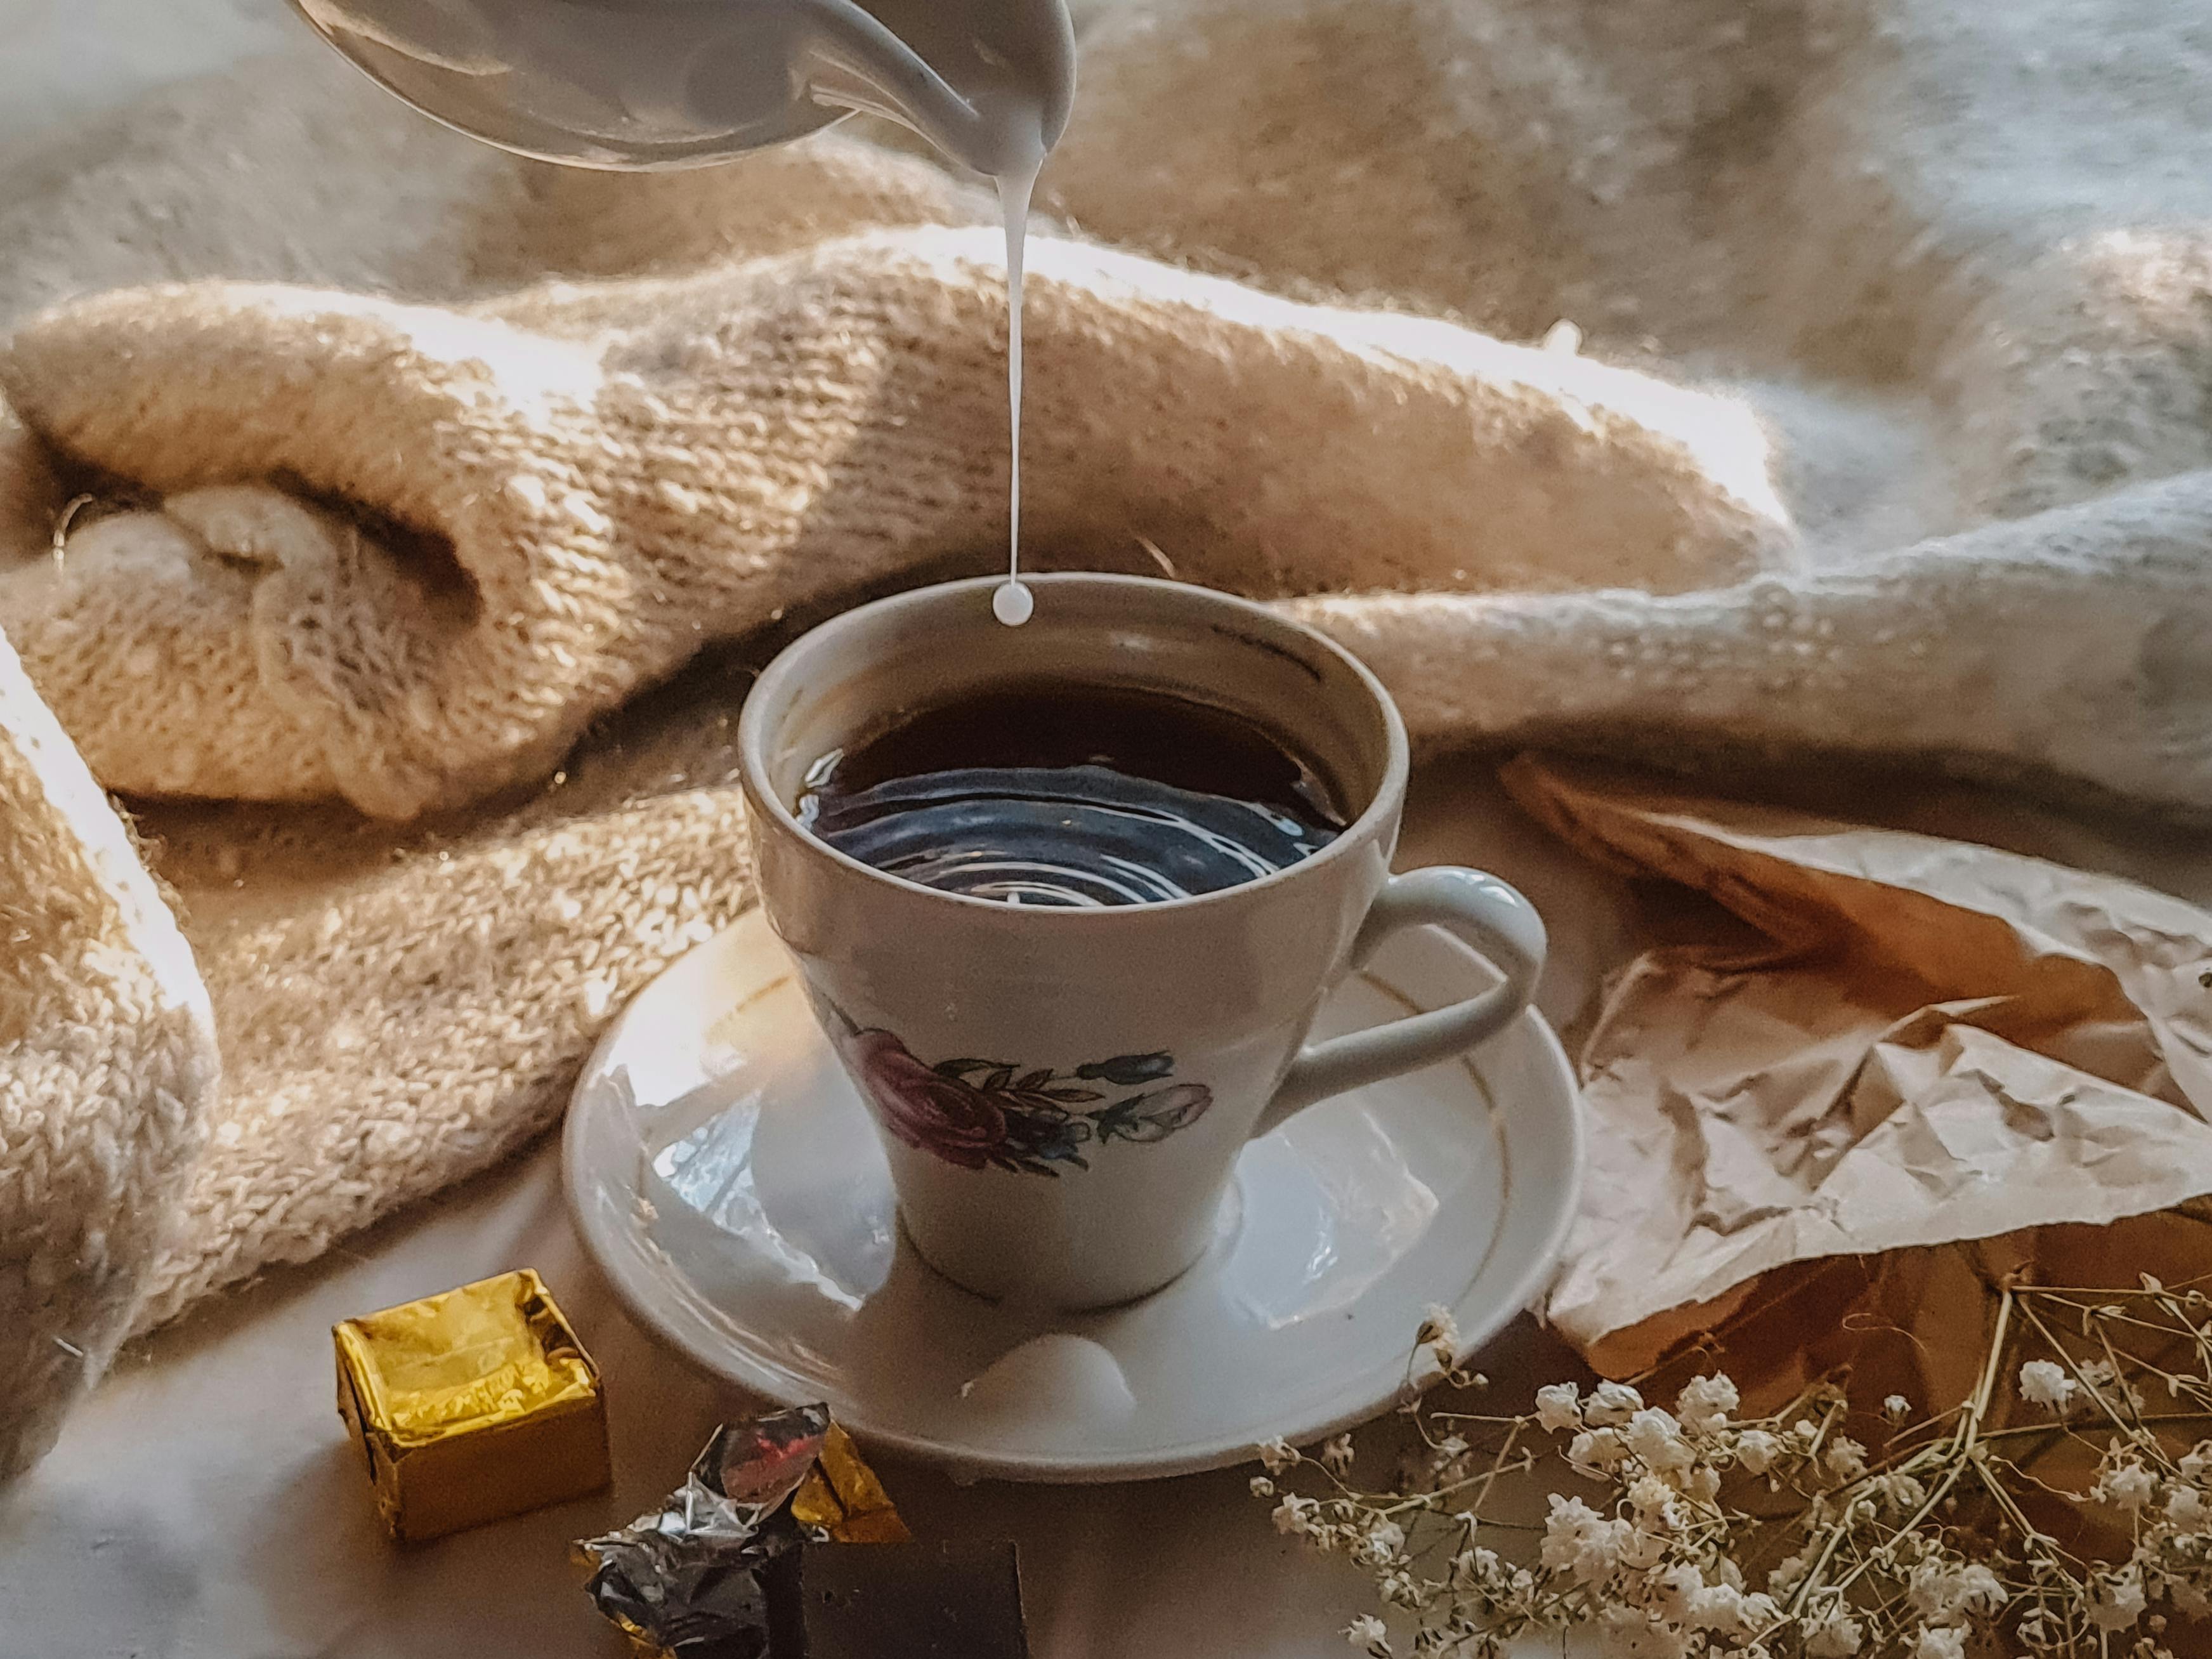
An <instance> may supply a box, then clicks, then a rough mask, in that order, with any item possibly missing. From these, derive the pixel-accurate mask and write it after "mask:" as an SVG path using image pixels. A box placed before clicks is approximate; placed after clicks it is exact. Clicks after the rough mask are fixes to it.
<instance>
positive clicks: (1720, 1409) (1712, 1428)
mask: <svg viewBox="0 0 2212 1659" xmlns="http://www.w3.org/2000/svg"><path fill="white" fill-rule="evenodd" d="M1742 1403H1743V1401H1742V1397H1741V1395H1738V1394H1737V1393H1736V1389H1735V1383H1732V1382H1730V1381H1729V1379H1728V1378H1727V1377H1726V1376H1693V1377H1692V1378H1691V1379H1690V1380H1689V1381H1688V1382H1687V1383H1685V1384H1684V1385H1683V1387H1682V1392H1681V1393H1680V1394H1679V1395H1676V1396H1675V1398H1674V1411H1675V1413H1676V1415H1677V1416H1679V1417H1680V1419H1681V1420H1682V1425H1683V1426H1684V1427H1686V1428H1687V1429H1689V1430H1690V1431H1692V1432H1693V1433H1697V1434H1712V1433H1714V1432H1717V1431H1718V1430H1720V1429H1722V1428H1723V1427H1725V1426H1726V1425H1727V1423H1728V1419H1729V1413H1730V1412H1732V1411H1734V1410H1735V1408H1736V1407H1738V1406H1740V1405H1741V1404H1742Z"/></svg>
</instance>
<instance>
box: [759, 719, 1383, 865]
mask: <svg viewBox="0 0 2212 1659" xmlns="http://www.w3.org/2000/svg"><path fill="white" fill-rule="evenodd" d="M799 822H800V823H803V824H805V826H806V827H807V829H810V830H811V831H812V832H813V833H814V834H815V835H816V836H818V837H820V838H821V839H822V840H823V841H825V842H829V845H830V846H832V847H834V848H837V850H838V851H840V852H842V853H846V854H850V855H851V856H852V857H854V858H856V859H859V860H860V861H861V862H862V863H864V864H872V865H873V866H875V867H876V868H877V869H878V870H884V871H888V872H890V873H891V874H893V875H896V876H902V877H904V878H906V879H907V880H908V881H912V882H918V883H920V884H921V885H923V886H925V887H936V888H941V889H943V890H945V891H947V892H952V893H966V894H969V895H971V896H975V897H977V898H990V899H1000V900H1002V901H1004V902H1007V903H1010V904H1060V905H1086V906H1089V905H1105V904H1156V903H1159V902H1163V901H1164V900H1168V899H1179V898H1188V897H1190V896H1193V895H1194V894H1198V893H1212V892H1218V891H1219V890H1221V889H1223V888H1225V887H1235V886H1237V885H1238V884H1241V883H1243V882H1248V881H1255V880H1257V879H1258V878H1260V877H1261V876H1265V875H1268V874H1270V873H1272V872H1274V871H1277V870H1280V869H1283V868H1285V866H1289V865H1292V864H1296V863H1297V861H1298V860H1300V859H1303V858H1305V857H1307V856H1308V855H1309V854H1313V853H1316V852H1319V851H1320V850H1321V849H1322V848H1324V847H1326V846H1328V843H1329V842H1331V841H1333V840H1334V839H1335V838H1336V836H1338V835H1339V834H1340V833H1341V832H1342V830H1343V829H1344V825H1345V819H1344V817H1343V815H1342V812H1341V811H1340V808H1339V806H1338V805H1337V803H1336V801H1335V799H1334V796H1333V795H1332V793H1331V792H1330V790H1329V788H1328V785H1327V784H1325V783H1324V782H1323V781H1322V778H1321V775H1320V774H1319V773H1318V772H1317V771H1316V769H1315V768H1314V767H1312V766H1311V765H1310V764H1308V763H1306V762H1305V761H1304V759H1303V758H1301V757H1299V756H1298V755H1297V754H1296V753H1295V752H1294V751H1293V750H1291V748H1289V746H1288V745H1286V744H1284V743H1283V742H1282V741H1280V740H1279V739H1278V738H1275V737H1273V735H1271V734H1270V733H1269V732H1267V731H1265V730H1263V729H1262V728H1261V727H1260V726H1256V725H1255V724H1253V723H1252V722H1250V721H1249V720H1243V719H1242V718H1241V717H1239V716H1237V715H1235V714H1228V713H1226V712H1225V711H1224V710H1221V709H1218V708H1209V707H1207V706H1206V705H1205V704H1202V703H1196V702H1187V701H1185V700H1184V699H1182V698H1180V697H1173V696H1164V695H1161V694H1159V693H1157V692H1146V691H1129V690H1115V689H1109V688H1107V687H1103V686H1086V685H1076V684H1040V685H1024V686H1012V687H1008V688H1006V689H1004V690H995V691H991V692H987V693H984V694H981V695H978V696H972V697H968V698H964V699H962V700H960V701H958V702H948V703H945V704H943V705H941V706H939V707H938V708H931V709H927V710H925V711H924V712H922V713H921V714H915V715H914V716H912V717H910V718H909V719H908V720H903V721H902V722H901V723H900V724H898V725H896V726H893V727H891V728H890V730H889V731H887V732H884V733H883V734H882V735H881V736H880V737H877V738H872V739H870V740H869V741H867V742H866V743H865V744H860V745H858V746H856V747H855V748H854V749H852V750H849V751H847V750H838V751H836V752H835V753H832V754H829V755H827V756H824V757H823V758H822V759H821V760H820V761H818V762H817V763H816V764H815V765H814V767H813V769H811V771H810V772H809V773H808V774H807V778H806V783H805V792H804V793H802V794H801V795H800V796H799Z"/></svg>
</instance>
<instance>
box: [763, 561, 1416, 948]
mask: <svg viewBox="0 0 2212 1659" xmlns="http://www.w3.org/2000/svg"><path fill="white" fill-rule="evenodd" d="M1021 580H1022V582H1023V584H1024V586H1030V587H1036V588H1046V589H1049V588H1054V587H1081V586H1091V587H1106V588H1136V589H1139V590H1146V591H1151V592H1157V593H1161V594H1173V595H1174V596H1175V602H1176V603H1177V604H1188V605H1193V606H1194V607H1198V608H1201V609H1203V608H1206V607H1213V608H1216V609H1219V610H1224V611H1233V612H1235V613H1236V614H1237V616H1238V617H1241V618H1243V619H1244V620H1246V621H1248V622H1256V623H1260V624H1261V625H1263V626H1265V627H1267V628H1271V629H1280V630H1282V631H1284V632H1287V633H1291V634H1296V635H1299V636H1300V637H1302V638H1304V639H1305V640H1308V641H1311V642H1313V643H1315V644H1317V645H1319V646H1320V647H1322V650H1324V651H1325V652H1327V653H1328V654H1329V655H1331V656H1333V657H1334V658H1335V659H1336V660H1337V661H1338V662H1339V663H1340V664H1341V665H1343V666H1344V667H1346V669H1348V670H1350V671H1351V673H1352V678H1353V679H1354V680H1355V681H1356V682H1357V683H1358V684H1359V686H1360V687H1361V688H1362V689H1363V690H1364V691H1365V692H1366V693H1367V696H1368V697H1369V699H1370V701H1371V702H1373V704H1374V706H1375V707H1376V709H1378V710H1379V711H1380V712H1381V714H1382V716H1383V742H1384V745H1385V750H1386V752H1385V754H1384V756H1383V775H1382V779H1381V781H1379V782H1378V783H1377V784H1376V787H1375V790H1374V793H1373V796H1372V798H1371V799H1370V800H1369V801H1368V803H1367V805H1365V806H1364V807H1363V808H1361V809H1360V811H1359V812H1358V816H1357V817H1354V818H1353V819H1352V822H1351V823H1347V824H1346V825H1345V827H1344V829H1343V830H1342V832H1341V833H1340V834H1339V835H1338V836H1337V837H1336V839H1335V840H1334V841H1332V842H1329V844H1328V846H1326V847H1324V848H1322V849H1321V850H1320V851H1319V852H1317V853H1311V854H1308V855H1307V856H1305V857H1304V858H1302V859H1300V860H1298V861H1297V863H1295V864H1287V865H1285V866H1283V867H1282V868H1281V869H1279V870H1273V871H1270V872H1268V873H1267V874H1266V875H1264V876H1261V877H1259V878H1255V879H1254V880H1251V881H1243V882H1239V883H1237V884H1236V885H1235V886H1233V887H1222V888H1217V889H1215V890H1213V891H1212V892H1210V893H1194V894H1190V895H1188V896H1186V897H1183V898H1178V899H1160V900H1157V901H1153V902H1146V903H1143V904H1102V905H1074V904H1066V905H1044V904H1039V905H1013V904H1007V903H1006V902H1003V901H1001V900H999V899H989V898H978V897H976V896H975V895H973V894H969V893H951V892H947V891H945V890H944V889H943V888H939V887H926V886H924V885H923V884H921V883H920V882H918V881H908V879H907V878H905V877H903V876H896V875H893V874H892V873H891V872H890V871H888V870H878V868H876V866H874V865H872V864H866V863H864V862H862V861H861V860H859V859H856V858H854V856H853V855H852V854H849V853H844V852H841V851H839V850H838V849H837V848H835V847H832V846H830V845H829V842H825V841H823V840H822V839H821V838H820V837H819V836H814V835H811V834H809V833H808V832H807V829H806V827H805V825H804V824H802V823H799V817H798V815H797V814H796V813H795V812H793V811H792V810H791V808H790V807H789V806H788V805H786V804H785V803H784V801H783V799H782V798H781V796H780V795H779V794H778V793H776V791H775V789H774V788H773V787H771V785H770V783H769V777H768V765H767V761H766V759H765V757H764V756H763V752H762V751H763V738H765V736H766V733H765V732H764V731H763V727H764V726H765V725H766V723H767V720H768V715H767V714H766V710H767V708H768V707H769V703H771V702H774V701H775V697H774V696H773V695H772V694H773V693H774V692H775V691H776V690H779V689H780V688H781V682H783V681H785V680H788V679H791V678H794V677H795V676H797V675H798V674H799V672H800V671H801V669H802V665H803V664H804V662H805V658H806V657H807V655H808V654H809V653H810V651H811V649H815V648H818V641H820V640H821V639H822V638H823V636H825V635H829V633H830V632H831V631H832V630H834V629H839V628H843V627H847V626H849V625H854V624H857V623H859V622H860V620H861V619H863V618H865V617H872V616H878V615H880V614H881V613H883V612H884V611H892V610H896V609H899V608H902V607H903V606H908V605H917V604H923V603H942V602H945V601H947V600H950V599H953V598H955V597H957V596H960V595H964V594H971V593H972V594H978V595H987V594H988V593H989V592H992V591H993V590H994V589H995V588H997V587H999V586H1001V585H1002V584H1003V583H1004V582H1005V581H1006V578H1005V577H1004V576H999V575H991V576H967V577H963V578H960V579H959V580H955V581H946V582H933V583H930V584H929V585H927V586H922V587H910V588H907V589H904V590H903V591H902V592H896V593H891V594H887V595H885V596H884V598H882V599H872V600H870V601H869V602H868V603H867V604H866V605H855V606H854V607H853V608H852V609H851V610H849V611H840V612H839V613H838V614H837V615H836V616H834V617H829V619H828V620H827V621H824V622H821V623H816V624H815V625H814V626H813V627H812V628H811V629H807V631H806V632H805V633H804V634H802V635H799V637H798V638H797V639H795V640H793V641H791V643H790V644H788V645H787V646H785V647H783V649H782V650H781V651H779V652H777V653H776V654H775V657H774V658H772V659H770V660H769V665H768V666H767V667H766V668H764V669H763V670H762V671H761V674H760V678H758V679H757V680H755V681H754V682H753V686H752V690H750V692H749V693H747V694H746V696H745V702H744V708H742V709H741V710H740V711H739V713H738V780H739V781H740V783H741V784H742V785H743V787H744V794H745V800H746V806H747V808H748V810H749V811H752V812H755V813H758V812H761V811H766V812H767V814H768V816H769V819H770V820H771V822H773V823H775V826H776V827H777V828H778V829H781V830H783V831H784V832H785V833H786V834H787V835H788V836H791V837H792V838H793V840H794V841H795V842H797V843H798V844H799V845H800V846H801V847H804V848H805V849H806V850H807V851H808V853H810V854H812V855H813V856H815V857H817V858H819V859H823V860H827V861H828V862H829V864H830V865H831V866H833V867H835V868H838V869H842V870H845V871H848V872H851V873H852V874H854V875H856V876H858V877H860V878H862V879H863V880H865V881H867V882H870V883H872V884H879V885H884V886H887V887H889V888H890V890H893V891H895V892H897V893H899V894H901V895H902V896H906V897H908V898H909V899H911V898H921V899H927V900H932V901H934V902H937V903H939V904H944V905H951V906H957V907H958V908H961V909H964V910H968V911H971V912H973V911H981V912H987V913H989V914H992V915H1005V916H1019V917H1020V918H1022V921H1023V923H1024V926H1030V925H1036V924H1040V923H1048V922H1049V923H1055V924H1060V925H1071V924H1072V925H1075V926H1081V927H1101V926H1106V925H1109V923H1110V922H1111V921H1114V920H1115V919H1120V920H1121V921H1122V922H1124V923H1133V922H1134V921H1136V920H1137V919H1138V918H1140V917H1144V916H1157V915H1164V914H1169V913H1172V914H1175V915H1187V914H1188V913H1190V912H1192V911H1194V910H1197V909H1200V908H1206V907H1209V906H1211V907H1214V908H1226V907H1227V906H1229V905H1231V904H1234V903H1237V902H1249V901H1250V900H1252V899H1255V898H1257V897H1259V896H1261V895H1263V894H1265V893H1267V892H1269V891H1272V890H1275V889H1279V888H1280V887H1282V886H1284V885H1285V884H1288V883H1291V882H1293V881H1296V880H1297V878H1299V877H1300V876H1302V875H1304V874H1306V873H1307V872H1314V873H1316V874H1318V873H1320V872H1322V871H1323V870H1324V869H1325V868H1326V867H1327V866H1329V865H1330V864H1331V863H1332V861H1337V862H1340V861H1341V860H1344V859H1347V858H1352V857H1356V856H1358V851H1359V849H1360V848H1363V847H1364V846H1365V845H1366V844H1367V843H1368V842H1370V841H1371V840H1373V839H1374V838H1375V836H1376V833H1377V832H1378V830H1379V829H1381V827H1382V826H1383V824H1384V823H1387V822H1388V821H1389V818H1390V817H1392V815H1393V814H1394V813H1395V811H1397V810H1398V808H1397V805H1395V803H1398V802H1401V801H1402V800H1403V799H1404V797H1405V793H1406V784H1407V778H1408V776H1409V775H1410V774H1411V771H1412V762H1411V759H1410V756H1409V751H1408V745H1407V738H1406V721H1405V717H1404V716H1403V715H1402V714H1400V713H1399V711H1398V705H1397V702H1396V701H1395V699H1394V698H1392V696H1390V693H1389V690H1386V689H1385V688H1384V686H1383V682H1382V681H1381V680H1380V679H1378V678H1376V674H1375V671H1374V670H1372V669H1370V667H1368V666H1367V665H1366V664H1365V663H1364V662H1362V661H1360V660H1359V659H1358V657H1356V656H1354V655H1352V653H1351V652H1349V651H1347V650H1346V649H1345V648H1344V647H1342V646H1341V645H1339V644H1338V643H1337V642H1336V641H1334V640H1333V639H1331V638H1329V637H1328V635H1326V634H1324V633H1322V631H1321V630H1320V629H1316V628H1312V627H1309V626H1308V625H1307V624H1305V623H1301V622H1294V621H1292V620H1291V618H1289V617H1284V616H1279V615H1278V614H1277V613H1276V612H1275V611H1272V610H1270V609H1269V608H1268V607H1267V605H1262V604H1261V603H1260V602H1259V601H1258V600H1256V599H1245V598H1243V596H1242V595H1239V594H1235V593H1225V592H1221V591H1220V590H1219V589H1218V588H1212V587H1202V586H1199V585H1198V584H1197V583H1194V582H1182V581H1170V580H1165V579H1164V578H1162V577H1158V576H1132V575H1122V574H1118V573H1115V572H1109V571H1086V570H1054V571H1041V572H1039V573H1037V574H1034V575H1030V574H1024V576H1023V577H1022V578H1021ZM754 878H755V880H756V881H757V880H758V878H759V872H758V871H757V870H756V871H755V872H754ZM1079 919H1080V920H1079Z"/></svg>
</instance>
